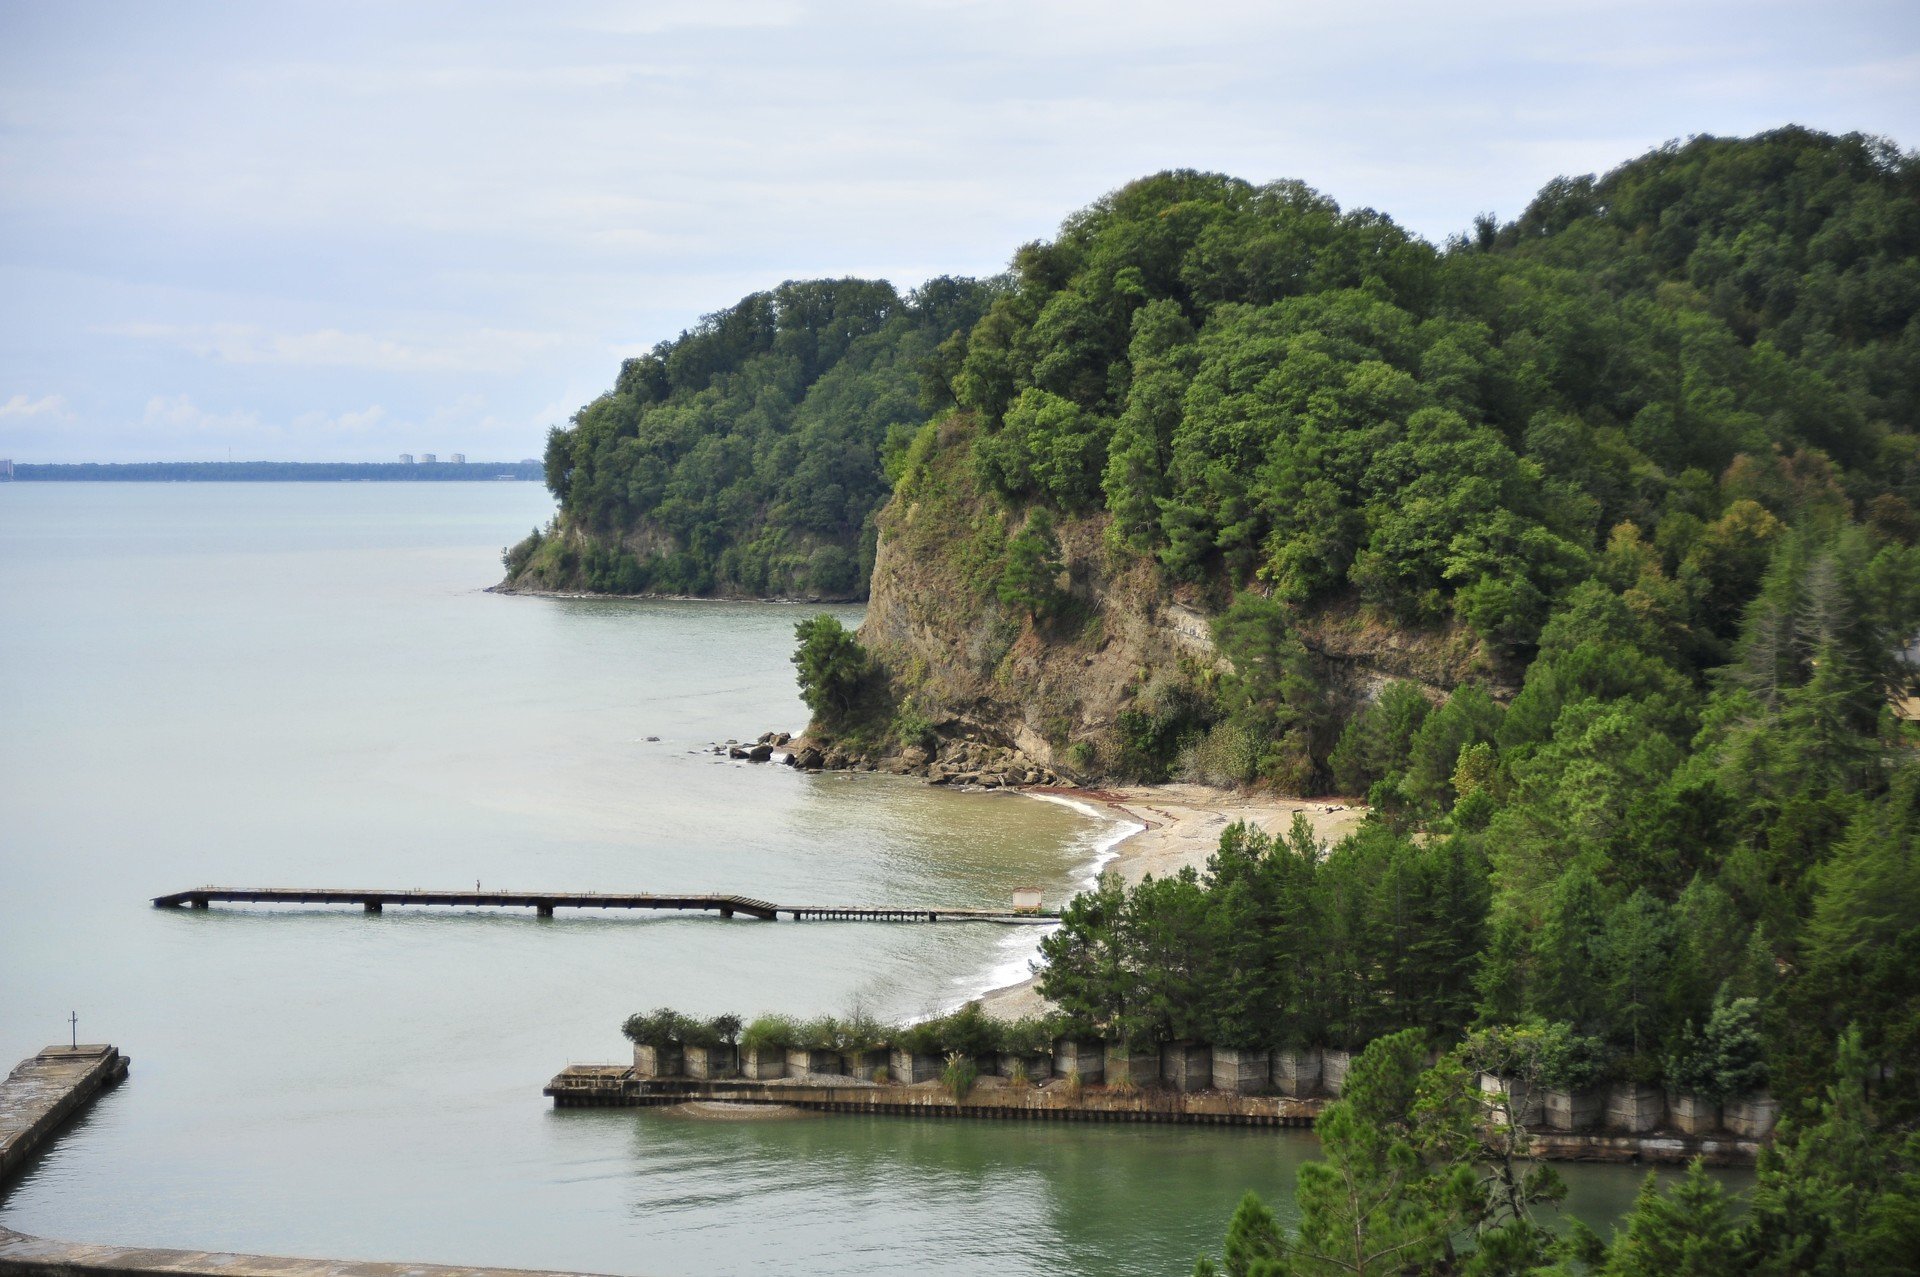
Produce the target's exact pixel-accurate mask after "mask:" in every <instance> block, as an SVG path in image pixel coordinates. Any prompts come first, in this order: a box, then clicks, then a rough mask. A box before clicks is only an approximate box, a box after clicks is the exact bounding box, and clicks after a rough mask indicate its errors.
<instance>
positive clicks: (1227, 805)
mask: <svg viewBox="0 0 1920 1277" xmlns="http://www.w3.org/2000/svg"><path fill="white" fill-rule="evenodd" d="M1050 792H1055V793H1058V794H1060V795H1061V796H1062V797H1068V798H1073V799H1077V800H1078V801H1080V802H1084V803H1091V804H1095V805H1098V806H1103V807H1105V808H1107V809H1108V810H1109V811H1111V812H1112V813H1113V814H1114V815H1116V816H1118V817H1120V818H1121V819H1123V820H1131V821H1134V822H1136V823H1139V824H1143V825H1145V826H1146V828H1145V829H1142V830H1141V831H1140V832H1138V833H1136V834H1133V835H1131V836H1129V837H1128V838H1126V839H1125V840H1123V841H1122V842H1121V843H1120V844H1119V845H1118V846H1117V847H1115V849H1114V850H1115V853H1116V854H1115V856H1114V859H1113V861H1112V862H1111V863H1110V864H1108V865H1107V867H1106V872H1108V873H1114V874H1119V875H1120V878H1121V880H1122V881H1124V882H1126V883H1127V884H1128V885H1132V884H1133V883H1137V882H1139V881H1140V880H1141V879H1142V878H1145V877H1146V876H1147V875H1148V874H1152V875H1153V876H1154V877H1156V878H1164V877H1166V876H1167V875H1169V874H1175V873H1179V872H1180V870H1182V869H1183V868H1185V867H1187V866H1188V865H1191V866H1193V868H1195V869H1196V870H1205V869H1206V867H1207V859H1208V858H1209V857H1210V856H1212V855H1213V853H1214V851H1215V850H1217V849H1218V848H1219V846H1220V835H1221V833H1222V832H1223V831H1224V830H1225V829H1226V827H1227V826H1228V825H1231V824H1233V823H1234V822H1235V821H1245V822H1246V823H1248V824H1250V825H1257V826H1258V827H1260V828H1261V829H1264V830H1266V831H1267V832H1268V833H1273V834H1285V833H1286V832H1287V830H1288V829H1290V828H1291V827H1292V826H1293V818H1294V816H1295V814H1296V813H1304V814H1305V815H1306V818H1307V821H1308V823H1309V824H1311V825H1312V826H1313V832H1314V834H1315V836H1317V837H1318V838H1319V839H1320V841H1322V842H1325V843H1335V842H1339V841H1340V840H1341V839H1342V838H1345V837H1346V836H1347V835H1348V834H1350V833H1352V832H1353V831H1354V830H1355V829H1357V828H1358V827H1359V825H1360V822H1361V821H1362V820H1363V819H1365V817H1366V814H1367V813H1366V808H1364V807H1362V806H1360V805H1359V804H1357V803H1354V802H1351V801H1348V800H1345V799H1340V798H1275V797H1271V796H1267V795H1260V794H1242V793H1237V792H1234V791H1232V790H1224V789H1212V788H1209V787H1207V786H1205V785H1135V786H1129V787H1128V788H1125V789H1102V790H1084V789H1076V790H1056V791H1050ZM1033 984H1034V982H1033V980H1032V979H1030V978H1029V979H1026V980H1022V981H1020V982H1019V983H1018V984H1010V985H1007V986H1006V987H1004V988H999V989H993V990H991V991H989V992H987V993H985V994H982V995H981V997H980V1004H981V1006H982V1007H983V1008H984V1009H985V1010H986V1011H987V1013H988V1014H989V1015H994V1016H998V1017H1000V1018H1001V1019H1006V1020H1017V1019H1019V1018H1020V1017H1022V1016H1028V1015H1040V1014H1043V1013H1044V1012H1045V1011H1046V1010H1047V1009H1048V1008H1047V1003H1046V1000H1045V999H1044V998H1042V997H1041V996H1040V994H1039V993H1038V992H1037V991H1036V990H1035V989H1034V987H1033Z"/></svg>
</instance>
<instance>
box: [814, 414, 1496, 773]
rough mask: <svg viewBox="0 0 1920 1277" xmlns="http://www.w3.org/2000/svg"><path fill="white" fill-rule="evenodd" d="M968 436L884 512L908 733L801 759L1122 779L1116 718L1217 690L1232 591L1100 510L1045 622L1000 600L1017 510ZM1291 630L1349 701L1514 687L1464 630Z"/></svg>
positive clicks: (895, 651) (865, 628) (884, 567)
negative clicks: (1170, 566) (1113, 523)
mask: <svg viewBox="0 0 1920 1277" xmlns="http://www.w3.org/2000/svg"><path fill="white" fill-rule="evenodd" d="M967 437H968V435H967V431H966V428H965V424H964V422H963V421H960V420H954V421H950V422H949V423H946V424H945V425H943V426H942V428H941V432H940V435H939V438H938V441H937V446H935V447H933V448H931V449H928V450H926V454H925V456H924V458H923V460H922V463H921V465H920V466H919V467H918V469H917V470H915V471H914V472H912V473H910V474H909V475H908V476H907V477H906V478H905V479H903V480H902V482H901V484H900V486H899V488H898V489H897V490H896V492H895V493H894V496H893V498H892V500H891V501H890V502H889V503H888V505H887V506H886V508H885V509H884V510H883V511H882V512H881V515H880V519H879V529H880V536H879V545H878V549H877V552H876V557H875V561H874V569H873V579H872V587H871V594H870V598H869V603H868V611H867V617H866V621H865V622H864V624H862V626H861V628H860V639H861V641H862V643H863V644H864V645H865V646H866V647H867V649H868V650H869V651H870V652H871V653H872V654H873V656H874V657H875V658H876V659H877V660H878V662H879V663H880V665H881V666H882V667H883V669H884V671H885V674H886V676H887V678H888V679H889V680H890V682H891V684H892V689H893V695H894V701H895V704H896V706H897V708H898V717H897V719H896V724H899V723H905V724H907V729H906V731H905V732H904V733H902V732H900V731H898V730H896V732H895V733H894V735H893V736H892V737H891V739H890V740H889V741H888V742H887V743H885V744H880V745H875V744H872V743H867V744H854V743H852V742H850V741H848V740H845V739H841V740H835V739H833V738H831V737H829V736H828V735H826V734H824V733H821V732H819V731H817V730H816V731H815V732H813V733H811V734H810V736H809V738H808V739H807V740H806V741H803V742H802V743H801V750H800V751H799V752H798V753H797V758H798V760H799V761H800V762H802V764H807V763H811V764H813V765H819V766H828V767H832V766H874V767H881V768H884V769H886V770H892V771H901V772H909V773H914V774H924V775H927V776H929V777H930V778H932V779H935V780H953V781H965V782H974V781H977V782H982V783H989V784H996V783H1007V784H1017V783H1027V784H1035V783H1056V782H1062V781H1070V782H1077V783H1087V782H1090V781H1095V780H1099V779H1104V778H1112V777H1116V776H1124V774H1125V769H1124V766H1122V765H1121V761H1120V760H1122V759H1123V756H1124V754H1125V747H1124V742H1123V739H1122V735H1121V717H1122V715H1123V714H1125V713H1126V711H1128V710H1129V709H1134V708H1137V707H1140V706H1142V705H1143V704H1146V703H1149V702H1151V701H1152V700H1153V699H1154V698H1155V697H1156V696H1157V695H1161V694H1163V693H1164V689H1165V688H1166V687H1167V686H1168V685H1170V684H1172V685H1180V686H1186V687H1196V688H1202V689H1204V688H1208V687H1211V686H1212V685H1213V683H1214V682H1215V681H1216V680H1217V679H1218V677H1219V675H1220V674H1221V673H1222V672H1224V671H1225V670H1226V668H1227V665H1226V662H1225V661H1224V659H1223V658H1222V656H1221V655H1220V654H1219V652H1218V651H1217V650H1216V648H1215V645H1214V638H1213V617H1214V615H1215V613H1216V611H1217V609H1218V607H1219V606H1220V605H1221V604H1222V603H1224V602H1225V601H1226V600H1225V598H1224V597H1221V593H1222V592H1221V591H1218V590H1215V591H1213V592H1212V593H1209V592H1208V591H1206V590H1204V589H1202V588H1200V587H1194V586H1187V585H1177V584H1175V583H1172V582H1170V581H1169V580H1168V578H1167V577H1166V575H1165V574H1164V573H1163V572H1161V571H1160V569H1159V567H1158V565H1157V564H1156V563H1154V562H1153V561H1152V560H1150V559H1146V558H1142V557H1140V556H1137V555H1133V554H1129V553H1126V552H1123V551H1117V550H1115V549H1114V548H1112V546H1111V545H1110V544H1109V539H1108V537H1107V523H1108V519H1107V516H1106V515H1104V514H1098V515H1093V516H1089V517H1086V518H1081V519H1076V520H1071V521H1066V522H1062V523H1060V524H1059V525H1058V526H1057V528H1056V529H1055V534H1054V535H1055V540H1056V541H1057V549H1058V562H1059V564H1060V565H1061V571H1060V573H1059V575H1058V576H1057V577H1056V578H1055V588H1056V590H1058V591H1059V592H1060V594H1059V599H1058V603H1057V606H1056V607H1055V608H1053V609H1052V612H1051V615H1049V616H1047V617H1046V618H1044V619H1040V620H1036V619H1035V618H1033V617H1032V616H1031V615H1029V614H1028V613H1027V611H1026V610H1025V609H1023V608H1020V607H1016V606H1010V605H1009V604H1008V603H1006V602H1004V601H1003V600H1002V599H1001V597H1000V594H999V592H998V591H997V589H996V585H997V582H998V579H999V576H1000V573H1001V572H1002V571H1003V570H1004V564H1005V560H1006V545H1007V542H1008V539H1009V538H1010V537H1011V536H1012V535H1014V534H1015V532H1017V530H1018V529H1019V527H1020V526H1021V525H1022V523H1023V522H1024V521H1025V515H1024V513H1023V512H1018V511H1013V510H1009V509H1006V508H1005V507H1004V506H1003V505H1002V503H1000V502H999V501H998V500H997V499H994V498H992V497H989V496H986V495H984V494H982V493H980V492H979V491H978V489H977V488H976V486H975V484H974V482H973V479H972V475H971V471H970V468H969V467H968V465H967V449H966V443H967ZM1298 633H1299V636H1300V638H1301V640H1302V642H1303V643H1304V645H1305V646H1306V647H1307V649H1308V651H1309V652H1311V653H1313V654H1314V656H1315V657H1316V658H1317V659H1316V664H1317V665H1318V666H1319V669H1320V673H1321V676H1322V682H1323V684H1324V686H1325V688H1326V690H1327V694H1328V696H1329V697H1330V698H1331V699H1332V700H1334V701H1335V702H1336V704H1338V705H1340V706H1342V707H1343V708H1344V709H1345V710H1346V711H1348V712H1350V711H1351V709H1353V708H1357V707H1358V706H1359V705H1360V704H1362V703H1364V702H1366V701H1369V700H1371V699H1373V697H1374V696H1376V695H1377V694H1378V692H1379V690H1380V688H1381V687H1383V686H1385V685H1386V683H1388V682H1389V681H1391V680H1394V679H1411V680H1414V681H1416V682H1418V683H1420V684H1422V685H1423V686H1425V687H1426V688H1428V689H1429V692H1430V694H1431V695H1432V696H1433V697H1434V698H1435V699H1436V700H1438V699H1441V698H1443V697H1444V696H1445V694H1446V693H1447V692H1448V691H1450V690H1451V689H1452V688H1453V687H1455V686H1457V685H1459V684H1460V683H1461V682H1462V681H1465V680H1467V679H1469V678H1472V679H1474V680H1476V681H1479V682H1482V683H1484V684H1487V685H1489V686H1490V687H1491V688H1492V689H1493V690H1494V692H1495V694H1496V695H1501V694H1503V693H1505V694H1510V693H1511V691H1512V690H1514V688H1513V684H1514V681H1515V676H1514V673H1513V671H1511V670H1507V669H1503V668H1501V667H1500V666H1499V665H1498V664H1497V663H1496V662H1495V661H1494V660H1493V658H1492V657H1491V656H1490V655H1489V654H1488V653H1487V652H1486V651H1485V650H1484V649H1483V647H1482V645H1481V644H1480V643H1479V642H1478V641H1477V640H1476V639H1475V638H1474V636H1473V635H1472V634H1471V633H1470V632H1467V631H1465V630H1463V629H1461V628H1457V627H1453V626H1444V627H1438V628H1433V629H1407V628H1404V627H1396V626H1393V625H1390V624H1386V623H1383V622H1380V621H1378V620H1376V619H1372V618H1370V617H1368V616H1367V615H1366V614H1365V613H1364V612H1363V611H1362V610H1361V609H1360V608H1359V607H1357V606H1348V607H1339V608H1333V609H1327V610H1323V611H1321V612H1319V613H1317V614H1315V615H1312V616H1308V617H1303V618H1301V621H1300V627H1299V631H1298ZM809 747H810V748H811V749H812V750H813V753H812V754H811V755H809V754H808V753H806V752H805V751H806V750H807V749H808V748H809ZM1129 778H1130V777H1129Z"/></svg>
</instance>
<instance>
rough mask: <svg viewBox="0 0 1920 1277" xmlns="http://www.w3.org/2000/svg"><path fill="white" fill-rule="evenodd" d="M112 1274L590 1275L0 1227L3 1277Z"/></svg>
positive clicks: (237, 1276) (264, 1276)
mask: <svg viewBox="0 0 1920 1277" xmlns="http://www.w3.org/2000/svg"><path fill="white" fill-rule="evenodd" d="M117 1273H128V1274H134V1273H180V1274H187V1273H206V1274H209V1275H210V1277H211V1275H216V1274H217V1277H592V1275H591V1274H576V1273H552V1272H541V1271H539V1270H535V1269H528V1268H461V1267H457V1266H452V1265H447V1264H385V1263H369V1262H365V1261H361V1260H351V1259H291V1258H287V1257H285V1256H280V1255H234V1254H228V1253H227V1252H225V1251H210V1250H158V1249H154V1248H150V1247H146V1246H98V1245H93V1244H90V1243H86V1242H58V1241H48V1240H47V1239H45V1238H41V1237H29V1236H27V1235H26V1234H25V1233H16V1232H14V1231H12V1230H11V1229H8V1228H0V1274H3V1275H4V1277H79V1275H82V1274H84V1275H86V1277H107V1275H110V1274H117Z"/></svg>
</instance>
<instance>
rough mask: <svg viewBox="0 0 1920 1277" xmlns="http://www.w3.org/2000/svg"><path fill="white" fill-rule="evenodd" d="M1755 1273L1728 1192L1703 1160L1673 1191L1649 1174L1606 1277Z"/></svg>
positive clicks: (1691, 1167) (1732, 1276) (1708, 1276)
mask: <svg viewBox="0 0 1920 1277" xmlns="http://www.w3.org/2000/svg"><path fill="white" fill-rule="evenodd" d="M1749 1271H1751V1269H1750V1267H1749V1265H1748V1263H1747V1261H1746V1257H1745V1254H1744V1253H1743V1248H1742V1246H1741V1245H1740V1237H1739V1231H1738V1229H1737V1228H1736V1226H1735V1224H1734V1221H1733V1215H1732V1212H1731V1211H1730V1210H1729V1209H1728V1204H1727V1200H1726V1192H1725V1190H1723V1189H1722V1188H1721V1187H1720V1184H1719V1182H1718V1181H1716V1180H1714V1179H1712V1178H1710V1177H1709V1176H1708V1175H1707V1172H1706V1168H1705V1166H1703V1165H1702V1164H1701V1162H1700V1161H1699V1159H1697V1158H1696V1159H1695V1160H1694V1161H1693V1162H1692V1163H1691V1164H1690V1165H1689V1166H1688V1167H1687V1175H1686V1178H1685V1179H1683V1180H1682V1181H1681V1182H1680V1183H1679V1184H1678V1185H1676V1186H1675V1187H1674V1189H1673V1191H1672V1192H1670V1193H1662V1192H1661V1191H1660V1181H1659V1177H1658V1176H1656V1175H1655V1174H1654V1173H1653V1172H1651V1171H1649V1172H1648V1173H1647V1179H1646V1183H1645V1184H1643V1185H1642V1186H1641V1189H1640V1195H1639V1197H1637V1198H1636V1199H1635V1200H1634V1204H1633V1210H1632V1212H1631V1213H1630V1214H1628V1216H1627V1218H1626V1222H1625V1225H1624V1226H1623V1228H1622V1231H1621V1233H1620V1235H1619V1236H1618V1238H1617V1240H1615V1241H1614V1243H1613V1245H1612V1247H1611V1249H1610V1250H1609V1252H1608V1255H1607V1263H1606V1267H1605V1269H1604V1270H1603V1272H1604V1273H1605V1274H1606V1277H1738V1275H1739V1274H1744V1273H1747V1272H1749Z"/></svg>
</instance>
